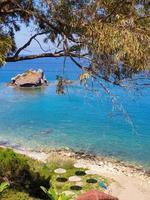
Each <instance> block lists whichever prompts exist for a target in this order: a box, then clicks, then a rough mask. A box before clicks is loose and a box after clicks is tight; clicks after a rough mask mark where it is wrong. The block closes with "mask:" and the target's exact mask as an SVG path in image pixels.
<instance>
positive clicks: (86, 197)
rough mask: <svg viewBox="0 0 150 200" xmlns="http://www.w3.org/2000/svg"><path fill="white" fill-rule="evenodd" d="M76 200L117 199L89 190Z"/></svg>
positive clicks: (116, 199)
mask: <svg viewBox="0 0 150 200" xmlns="http://www.w3.org/2000/svg"><path fill="white" fill-rule="evenodd" d="M76 200H118V198H116V197H113V196H111V195H108V194H105V193H104V192H99V191H97V190H90V191H88V192H86V193H84V194H82V195H81V196H79V197H78V198H77V199H76Z"/></svg>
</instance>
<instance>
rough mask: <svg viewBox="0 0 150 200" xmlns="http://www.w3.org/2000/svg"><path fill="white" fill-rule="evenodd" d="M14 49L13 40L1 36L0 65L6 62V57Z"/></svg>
mask: <svg viewBox="0 0 150 200" xmlns="http://www.w3.org/2000/svg"><path fill="white" fill-rule="evenodd" d="M11 47H12V41H11V38H10V37H8V36H4V35H1V34H0V65H2V64H3V63H4V62H5V56H6V54H7V53H8V52H9V51H10V49H11Z"/></svg>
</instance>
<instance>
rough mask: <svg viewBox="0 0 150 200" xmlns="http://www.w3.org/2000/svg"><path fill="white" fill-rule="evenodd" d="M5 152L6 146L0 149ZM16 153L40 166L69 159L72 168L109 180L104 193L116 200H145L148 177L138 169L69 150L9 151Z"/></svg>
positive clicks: (149, 190) (149, 184) (149, 192)
mask: <svg viewBox="0 0 150 200" xmlns="http://www.w3.org/2000/svg"><path fill="white" fill-rule="evenodd" d="M1 147H2V148H6V146H1ZM13 150H14V151H15V152H17V153H21V154H24V155H27V156H29V157H31V158H33V159H36V160H39V161H41V162H50V160H51V158H54V157H57V159H62V158H63V159H70V158H71V159H73V160H74V163H75V166H76V167H79V168H80V167H81V168H86V169H88V170H90V173H93V174H97V175H100V176H104V177H106V178H109V179H112V183H111V184H110V186H109V188H108V189H107V190H106V191H105V192H106V193H108V194H111V195H113V196H116V197H118V198H119V200H149V199H150V174H149V171H145V170H144V169H143V168H141V167H137V166H132V165H128V164H126V163H124V162H123V161H117V160H113V159H109V158H105V157H99V156H94V155H89V154H84V153H83V152H74V151H72V150H70V149H67V148H66V149H52V150H49V151H47V152H46V151H45V152H43V151H42V150H41V151H31V150H28V149H25V148H21V147H20V148H18V147H17V148H13Z"/></svg>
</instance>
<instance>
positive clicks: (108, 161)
mask: <svg viewBox="0 0 150 200" xmlns="http://www.w3.org/2000/svg"><path fill="white" fill-rule="evenodd" d="M0 147H2V148H11V149H13V150H14V151H17V152H19V153H21V154H25V155H28V156H30V157H32V158H35V159H38V156H39V160H40V161H43V162H46V161H47V160H48V158H49V157H50V156H51V155H53V154H57V155H59V156H62V157H65V158H71V159H74V160H84V161H86V162H90V163H92V164H96V165H98V166H101V167H103V166H105V167H106V166H108V168H109V169H111V170H112V171H114V172H116V173H123V174H125V175H127V176H131V174H132V176H134V175H137V174H138V175H140V176H141V177H145V178H147V179H150V169H144V168H143V167H142V166H140V165H133V164H129V163H127V162H126V161H123V160H117V159H114V158H109V157H103V156H98V155H94V154H90V153H85V152H83V151H74V150H73V149H70V148H68V147H66V148H60V149H58V148H49V149H45V148H44V149H43V148H42V149H38V150H31V149H26V148H24V147H21V146H18V145H11V144H6V143H1V144H0ZM34 155H37V156H35V157H34ZM149 181H150V180H149Z"/></svg>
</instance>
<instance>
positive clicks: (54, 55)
mask: <svg viewBox="0 0 150 200" xmlns="http://www.w3.org/2000/svg"><path fill="white" fill-rule="evenodd" d="M64 56H66V57H70V56H71V57H77V58H79V57H84V56H85V54H82V55H80V54H76V53H71V52H69V53H64V52H63V51H58V52H55V53H42V54H35V55H27V56H17V57H14V56H12V57H7V58H6V62H17V61H22V60H32V59H36V58H58V57H64Z"/></svg>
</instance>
